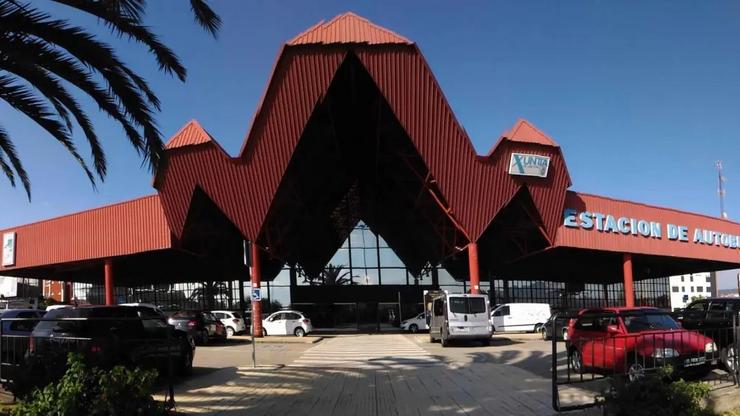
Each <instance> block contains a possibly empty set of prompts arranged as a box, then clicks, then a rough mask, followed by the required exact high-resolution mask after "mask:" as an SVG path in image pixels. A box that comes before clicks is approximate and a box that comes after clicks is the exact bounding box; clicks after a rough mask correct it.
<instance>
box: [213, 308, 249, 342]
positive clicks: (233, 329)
mask: <svg viewBox="0 0 740 416" xmlns="http://www.w3.org/2000/svg"><path fill="white" fill-rule="evenodd" d="M211 313H212V314H213V315H215V316H216V318H217V319H219V320H220V321H221V323H222V324H224V326H225V327H226V336H227V337H233V336H234V334H240V333H242V332H246V331H247V324H246V322H245V321H244V318H242V315H241V314H240V313H239V312H230V311H211Z"/></svg>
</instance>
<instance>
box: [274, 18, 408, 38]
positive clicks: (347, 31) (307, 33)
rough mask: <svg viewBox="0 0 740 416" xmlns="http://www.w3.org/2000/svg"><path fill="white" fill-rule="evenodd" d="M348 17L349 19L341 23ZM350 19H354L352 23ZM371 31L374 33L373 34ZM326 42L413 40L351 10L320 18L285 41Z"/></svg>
mask: <svg viewBox="0 0 740 416" xmlns="http://www.w3.org/2000/svg"><path fill="white" fill-rule="evenodd" d="M348 19H350V20H351V21H349V22H346V23H341V22H343V21H347V20H348ZM352 21H355V22H354V24H353V22H352ZM338 25H346V26H350V27H349V28H336V26H338ZM336 29H344V30H336ZM373 31H375V32H376V33H374V34H373V33H372V32H373ZM327 43H368V44H392V43H402V44H412V43H413V42H411V41H410V40H409V39H407V38H405V37H403V36H401V35H399V34H398V33H396V32H394V31H392V30H390V29H388V28H385V27H383V26H380V25H378V24H376V23H373V22H371V21H370V20H369V19H367V18H365V17H363V16H360V15H358V14H356V13H354V12H352V11H347V12H344V13H340V14H338V15H336V16H334V17H333V18H331V19H330V20H329V21H324V20H321V21H320V22H318V23H317V24H315V25H313V26H311V27H309V28H308V29H306V30H304V31H303V32H301V33H299V34H298V35H296V36H294V37H293V38H292V39H290V40H289V41H287V42H286V44H287V45H304V44H327Z"/></svg>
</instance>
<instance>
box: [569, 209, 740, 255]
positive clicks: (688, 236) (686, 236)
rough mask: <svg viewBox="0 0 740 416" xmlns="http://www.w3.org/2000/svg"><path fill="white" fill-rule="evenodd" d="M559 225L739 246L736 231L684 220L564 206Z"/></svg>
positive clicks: (625, 234) (659, 238)
mask: <svg viewBox="0 0 740 416" xmlns="http://www.w3.org/2000/svg"><path fill="white" fill-rule="evenodd" d="M563 226H564V227H566V228H572V229H577V230H584V231H591V232H599V233H603V234H612V235H620V234H621V235H624V236H632V237H638V238H651V239H656V240H668V241H676V242H681V243H691V244H699V245H705V246H716V247H724V248H729V249H734V250H740V234H731V233H727V232H724V231H721V230H709V229H704V228H699V227H691V226H688V225H685V224H671V223H667V224H666V223H661V222H658V221H653V220H650V219H645V218H635V217H630V216H620V215H613V214H608V213H602V212H595V211H594V212H591V211H579V210H577V209H574V208H566V209H565V210H564V211H563Z"/></svg>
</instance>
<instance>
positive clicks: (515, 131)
mask: <svg viewBox="0 0 740 416" xmlns="http://www.w3.org/2000/svg"><path fill="white" fill-rule="evenodd" d="M504 137H506V138H507V139H509V140H511V141H513V142H524V143H534V144H541V145H545V146H553V147H559V146H558V144H557V143H555V140H553V139H551V138H550V137H549V136H548V135H546V134H545V133H543V132H542V131H540V130H539V129H538V128H537V127H535V126H533V125H532V124H531V123H530V122H528V121H527V120H525V119H523V118H520V119H519V120H517V122H516V124H514V127H512V128H511V130H509V132H508V133H506V134H504Z"/></svg>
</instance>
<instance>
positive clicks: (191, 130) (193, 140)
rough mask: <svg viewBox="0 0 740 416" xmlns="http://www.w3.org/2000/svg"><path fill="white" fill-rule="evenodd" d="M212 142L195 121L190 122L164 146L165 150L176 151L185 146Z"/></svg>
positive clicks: (209, 136)
mask: <svg viewBox="0 0 740 416" xmlns="http://www.w3.org/2000/svg"><path fill="white" fill-rule="evenodd" d="M211 141H213V138H212V137H211V135H210V134H208V132H207V131H206V130H205V129H204V128H203V127H202V126H201V125H200V123H198V122H197V121H196V120H190V121H189V122H188V123H187V124H185V125H184V126H183V127H182V128H181V129H180V131H178V132H177V133H175V135H174V136H172V138H171V139H170V140H169V141H168V142H167V144H166V145H165V148H166V149H176V148H179V147H185V146H194V145H198V144H203V143H208V142H211Z"/></svg>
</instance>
